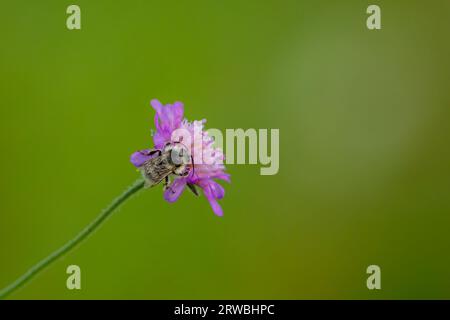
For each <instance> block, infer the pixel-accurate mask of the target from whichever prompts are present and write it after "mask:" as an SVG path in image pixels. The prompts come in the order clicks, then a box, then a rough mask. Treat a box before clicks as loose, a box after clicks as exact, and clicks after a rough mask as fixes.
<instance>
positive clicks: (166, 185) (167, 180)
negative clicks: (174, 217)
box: [163, 176, 175, 193]
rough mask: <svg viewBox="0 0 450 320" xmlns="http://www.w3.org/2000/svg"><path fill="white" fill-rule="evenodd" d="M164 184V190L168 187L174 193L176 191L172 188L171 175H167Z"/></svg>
mask: <svg viewBox="0 0 450 320" xmlns="http://www.w3.org/2000/svg"><path fill="white" fill-rule="evenodd" d="M163 185H164V191H166V190H167V189H169V190H170V191H172V193H175V191H173V190H172V188H171V186H170V178H169V176H166V177H165V178H164V182H163Z"/></svg>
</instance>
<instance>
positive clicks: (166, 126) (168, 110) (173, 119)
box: [150, 99, 184, 148]
mask: <svg viewBox="0 0 450 320" xmlns="http://www.w3.org/2000/svg"><path fill="white" fill-rule="evenodd" d="M150 104H151V106H152V107H153V109H155V111H156V114H155V126H156V132H155V134H154V135H153V142H154V144H155V147H157V148H159V147H161V146H162V145H164V144H165V143H166V142H168V141H170V139H171V135H172V132H173V131H174V130H176V129H178V128H179V127H180V126H181V123H182V121H183V115H184V107H183V103H181V102H178V101H177V102H175V103H174V104H173V105H171V104H168V105H166V106H163V105H162V104H161V102H159V101H158V100H156V99H153V100H152V101H150Z"/></svg>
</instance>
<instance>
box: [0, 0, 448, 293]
mask: <svg viewBox="0 0 450 320" xmlns="http://www.w3.org/2000/svg"><path fill="white" fill-rule="evenodd" d="M73 3H76V4H77V5H79V6H80V7H81V19H82V22H81V23H82V29H81V30H79V31H77V30H75V31H69V30H67V29H66V18H67V16H68V15H67V14H66V8H67V6H68V5H70V4H73ZM373 3H375V4H378V5H379V6H380V7H381V10H382V30H379V31H369V30H368V29H367V28H366V18H367V16H368V15H367V14H366V8H367V6H368V5H369V4H373ZM1 9H2V10H1V12H0V19H1V22H2V27H1V28H0V36H1V50H0V58H1V59H0V71H1V79H0V98H1V99H0V101H1V109H0V130H1V135H0V139H1V140H0V141H1V142H0V146H1V149H2V153H1V154H2V157H1V160H0V161H1V162H0V176H1V179H0V191H1V199H0V200H1V201H0V287H3V286H5V285H7V284H8V283H10V282H11V281H12V280H14V279H15V278H16V277H18V276H19V275H21V274H22V273H23V272H24V271H26V270H27V269H28V268H29V267H30V266H32V265H33V264H34V263H36V262H37V261H38V260H39V259H41V258H43V257H44V256H46V255H47V254H49V253H50V252H51V251H53V250H55V249H56V248H58V247H59V246H60V245H62V244H63V243H65V242H66V241H67V240H69V239H70V238H71V237H73V236H74V235H75V234H76V233H77V232H78V231H79V230H81V229H82V228H83V227H84V226H85V225H86V224H87V223H88V222H90V221H91V220H92V219H93V218H94V217H95V216H96V215H97V214H98V213H99V212H100V210H101V209H102V208H103V207H105V206H106V205H107V204H108V203H109V201H110V200H111V199H112V198H113V197H115V196H116V195H118V194H119V193H120V192H121V191H122V190H123V189H124V188H125V187H126V186H127V185H129V184H130V183H132V182H133V181H134V180H135V179H136V177H137V176H138V174H137V173H136V171H135V170H134V168H133V167H132V165H131V164H130V163H129V156H130V154H131V152H133V151H135V150H137V149H142V148H145V147H150V146H151V137H150V129H151V128H153V116H154V113H153V110H152V109H151V108H150V106H149V101H150V99H152V98H158V99H160V100H161V101H162V102H164V103H169V102H173V101H175V100H180V101H183V102H184V103H185V115H186V117H188V118H189V119H190V120H194V119H202V118H206V119H207V120H208V122H207V126H209V127H215V128H219V129H225V128H245V129H246V128H256V129H258V128H279V129H280V171H279V173H278V175H275V176H261V175H259V167H260V166H258V165H233V166H231V165H230V166H228V170H229V172H230V173H231V175H232V183H231V184H230V185H225V188H226V197H225V199H224V200H222V201H221V204H222V207H223V209H224V212H225V215H224V217H222V218H219V217H216V216H214V214H213V212H212V210H211V208H210V206H209V204H208V202H207V201H206V199H205V198H201V199H196V198H194V196H192V195H191V194H190V193H185V194H183V196H182V197H181V199H180V200H179V201H178V202H177V203H174V204H168V203H166V202H165V201H164V200H163V198H162V190H161V189H160V188H158V189H152V190H146V191H144V192H142V193H140V194H139V195H138V196H137V197H134V198H133V199H132V200H130V201H128V202H127V203H126V204H125V205H124V206H123V207H122V208H121V209H120V211H118V212H116V214H115V215H114V216H113V217H112V218H111V219H109V220H108V221H107V222H106V223H105V224H104V225H103V226H102V228H101V229H100V230H99V231H98V232H96V233H95V234H94V235H93V236H92V237H90V238H89V239H88V240H87V241H86V242H84V243H83V244H82V245H81V246H79V247H78V248H77V249H76V250H75V251H73V252H71V253H70V254H68V255H67V256H65V257H64V258H63V259H61V260H58V261H57V262H56V263H54V264H53V265H52V266H51V267H50V268H48V269H47V270H46V271H45V272H44V273H42V274H41V275H40V276H39V277H37V278H36V279H34V280H33V281H32V282H31V283H30V284H28V285H27V286H26V287H24V288H22V289H21V290H20V291H18V292H16V293H15V294H14V295H12V296H11V298H17V299H35V298H37V299H47V298H51V299H91V298H97V299H103V298H112V299H122V298H124V299H208V298H209V299H228V298H234V299H241V298H254V299H258V298H261V299H263V298H269V299H299V298H313V299H315V298H336V299H350V298H361V299H380V298H388V299H391V298H450V257H449V250H450V233H449V226H450V195H449V194H450V151H449V142H450V126H449V119H450V109H449V107H450V90H449V83H450V71H449V70H450V62H449V56H450V42H449V31H450V18H449V17H448V13H449V12H450V2H449V1H446V0H442V1H406V0H404V1H373V2H372V1H370V2H369V1H356V0H355V1H341V2H338V1H298V0H293V1H275V0H272V1H186V2H173V1H136V0H127V1H123V0H119V1H105V0H98V1H87V0H77V1H74V2H69V1H8V2H7V1H2V3H1ZM70 264H77V265H79V266H80V267H81V272H82V290H80V291H76V290H75V291H69V290H68V289H66V286H65V282H66V278H67V275H66V273H65V270H66V267H67V266H68V265H70ZM370 264H376V265H379V266H380V267H381V272H382V274H381V280H382V290H379V291H377V290H375V291H369V290H368V289H367V288H366V278H367V274H366V268H367V266H368V265H370Z"/></svg>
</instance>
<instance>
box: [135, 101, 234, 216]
mask: <svg viewBox="0 0 450 320" xmlns="http://www.w3.org/2000/svg"><path fill="white" fill-rule="evenodd" d="M151 105H152V107H153V108H154V109H155V111H156V115H155V126H156V132H155V134H154V135H153V143H154V145H155V149H162V148H163V147H164V146H165V145H166V144H167V143H169V142H171V143H175V142H181V143H182V144H183V145H184V146H186V147H187V149H188V151H189V152H190V154H191V155H192V158H193V159H194V161H193V164H191V167H190V171H189V174H188V175H187V176H186V177H177V178H176V179H175V180H174V181H173V182H172V184H171V185H170V187H169V188H167V189H166V190H165V191H164V199H165V200H166V201H168V202H175V201H177V200H178V198H179V197H180V195H181V194H182V193H183V191H184V189H185V188H186V186H188V187H192V186H194V185H195V186H198V187H200V188H201V189H202V190H203V194H204V195H205V197H206V199H208V201H209V203H210V204H211V207H212V209H213V211H214V213H215V214H216V215H218V216H222V215H223V211H222V208H221V206H220V205H219V203H218V202H217V200H219V199H222V198H223V197H224V195H225V190H224V189H223V187H222V186H221V185H220V184H218V183H217V182H216V181H215V179H221V180H224V181H227V182H230V175H229V174H228V173H225V166H224V164H223V160H224V155H223V153H222V151H221V150H220V149H217V148H215V147H214V146H213V143H214V140H213V139H212V138H211V137H209V136H208V133H207V132H206V131H204V128H203V127H204V123H205V122H206V120H202V121H194V122H188V121H187V120H186V119H184V120H183V113H184V110H183V104H182V103H181V102H175V103H174V104H172V105H170V104H168V105H166V106H163V105H162V104H161V103H160V102H159V101H158V100H152V101H151ZM178 132H184V133H187V139H190V141H186V135H183V138H184V139H185V140H182V139H180V138H177V139H174V138H176V133H178ZM180 140H182V141H180ZM148 151H149V150H148V149H147V150H141V151H137V152H135V153H133V154H132V155H131V163H132V164H133V165H134V166H136V167H138V168H139V167H141V166H142V165H143V164H144V162H145V161H147V160H148V159H150V158H151V157H154V156H155V155H153V156H150V155H148Z"/></svg>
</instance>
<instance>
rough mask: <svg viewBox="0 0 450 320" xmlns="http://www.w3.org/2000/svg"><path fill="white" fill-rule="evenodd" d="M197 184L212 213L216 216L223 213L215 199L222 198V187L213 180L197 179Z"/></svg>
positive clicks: (223, 192) (223, 193)
mask: <svg viewBox="0 0 450 320" xmlns="http://www.w3.org/2000/svg"><path fill="white" fill-rule="evenodd" d="M197 184H198V185H199V186H200V187H201V188H202V189H203V193H204V194H205V197H206V199H208V201H209V204H210V205H211V207H212V209H213V211H214V213H215V214H216V215H218V216H222V215H223V211H222V207H221V206H220V205H219V203H218V202H217V199H222V198H223V197H224V195H225V190H224V189H223V187H222V186H221V185H220V184H218V183H217V182H215V181H214V180H210V179H204V180H199V181H197Z"/></svg>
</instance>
